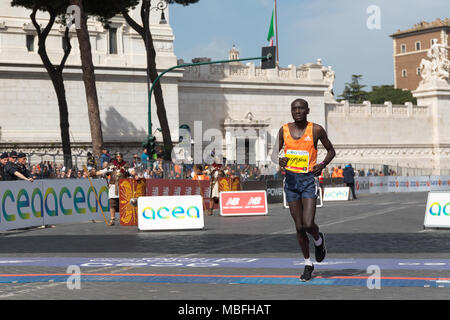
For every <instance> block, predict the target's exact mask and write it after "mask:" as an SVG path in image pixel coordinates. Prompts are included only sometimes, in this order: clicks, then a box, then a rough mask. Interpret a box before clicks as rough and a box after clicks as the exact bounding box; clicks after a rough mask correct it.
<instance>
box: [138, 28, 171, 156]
mask: <svg viewBox="0 0 450 320" xmlns="http://www.w3.org/2000/svg"><path fill="white" fill-rule="evenodd" d="M147 26H148V25H147ZM145 29H148V31H147V30H146V31H145V32H148V33H150V29H149V28H148V27H147V28H145ZM150 37H151V36H150ZM146 50H147V74H148V76H149V77H150V80H151V83H153V82H154V81H155V79H156V78H157V77H158V71H157V69H156V51H155V48H154V46H153V40H149V41H148V43H146ZM153 93H154V95H155V103H156V114H157V115H158V120H159V124H160V126H161V131H162V136H163V144H164V160H171V154H172V149H173V142H172V137H171V135H170V127H169V121H168V120H167V113H166V106H165V105H164V97H163V93H162V88H161V80H160V81H158V82H157V83H156V84H155V87H154V88H153ZM149 99H151V97H149ZM149 134H151V133H149Z"/></svg>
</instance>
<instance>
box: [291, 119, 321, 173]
mask: <svg viewBox="0 0 450 320" xmlns="http://www.w3.org/2000/svg"><path fill="white" fill-rule="evenodd" d="M283 138H284V156H285V157H286V158H288V159H289V160H288V163H287V165H286V170H289V171H292V172H297V173H308V172H312V170H313V167H314V166H315V165H316V163H317V149H316V147H315V146H314V137H313V123H312V122H308V125H307V126H306V129H305V133H304V134H303V136H302V137H301V138H300V139H294V138H293V137H292V136H291V133H290V131H289V125H288V124H287V123H286V124H284V125H283Z"/></svg>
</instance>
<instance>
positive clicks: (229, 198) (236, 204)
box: [219, 190, 267, 216]
mask: <svg viewBox="0 0 450 320" xmlns="http://www.w3.org/2000/svg"><path fill="white" fill-rule="evenodd" d="M219 199H220V200H219V203H220V215H221V216H250V215H266V214H267V197H266V191H265V190H256V191H229V192H221V193H220V198H219Z"/></svg>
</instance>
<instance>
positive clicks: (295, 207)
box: [288, 200, 309, 259]
mask: <svg viewBox="0 0 450 320" xmlns="http://www.w3.org/2000/svg"><path fill="white" fill-rule="evenodd" d="M288 204H289V211H290V212H291V216H292V219H293V220H294V223H295V230H296V232H297V240H298V243H299V245H300V248H301V249H302V253H303V257H304V258H305V259H308V258H309V239H308V236H307V235H306V230H305V228H304V227H303V219H302V217H303V205H302V200H297V201H293V202H289V203H288Z"/></svg>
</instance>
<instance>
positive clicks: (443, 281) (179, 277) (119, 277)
mask: <svg viewBox="0 0 450 320" xmlns="http://www.w3.org/2000/svg"><path fill="white" fill-rule="evenodd" d="M69 276H73V275H68V274H32V275H27V274H21V275H17V274H15V275H5V274H1V275H0V283H39V282H40V283H42V282H67V280H68V279H69ZM367 279H368V278H367V277H361V276H345V277H339V276H336V277H315V278H313V279H312V280H311V281H308V282H302V281H300V280H299V279H298V276H292V275H289V276H282V275H278V276H277V275H265V276H264V275H192V274H190V275H183V274H160V275H159V274H81V276H80V281H81V283H83V282H85V283H86V282H139V283H171V284H174V283H180V284H181V283H182V284H190V283H196V284H250V285H298V286H358V287H367ZM69 281H70V280H69ZM380 287H430V288H431V287H433V288H435V287H450V279H449V278H440V279H439V278H412V277H381V279H380Z"/></svg>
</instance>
